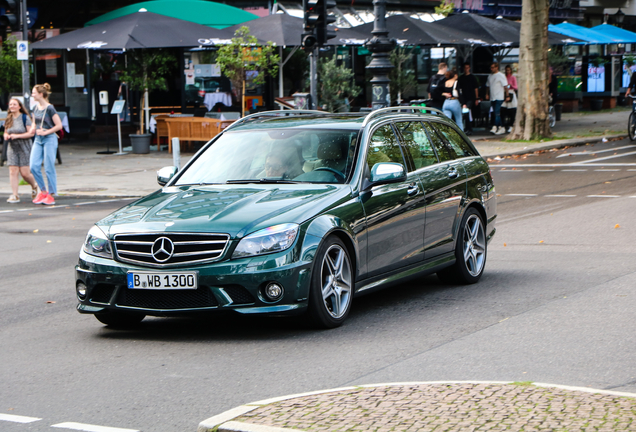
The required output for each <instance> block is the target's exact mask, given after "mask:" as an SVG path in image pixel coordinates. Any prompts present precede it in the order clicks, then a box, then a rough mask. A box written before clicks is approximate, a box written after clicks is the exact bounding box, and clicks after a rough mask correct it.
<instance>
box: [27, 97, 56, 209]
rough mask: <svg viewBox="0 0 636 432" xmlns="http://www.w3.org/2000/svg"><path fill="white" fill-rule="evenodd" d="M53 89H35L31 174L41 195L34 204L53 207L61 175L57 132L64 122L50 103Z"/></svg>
mask: <svg viewBox="0 0 636 432" xmlns="http://www.w3.org/2000/svg"><path fill="white" fill-rule="evenodd" d="M50 93H51V86H50V85H48V84H38V85H36V86H35V87H33V91H32V92H31V97H32V98H33V100H34V101H35V102H37V106H36V107H35V109H34V110H33V117H34V122H33V125H32V126H31V128H32V129H31V130H33V129H35V140H34V141H33V147H32V148H31V159H30V165H31V173H32V174H33V177H34V178H35V181H36V182H37V184H38V186H39V187H40V193H39V194H38V196H37V197H35V199H34V200H33V204H44V205H53V204H55V198H54V197H53V195H57V174H56V173H55V156H56V155H57V135H56V134H55V132H57V131H59V130H60V129H62V120H61V119H60V116H59V115H58V114H57V111H55V108H54V107H53V105H51V104H50V103H49V94H50ZM42 161H44V172H45V173H46V180H47V183H48V187H46V185H45V184H44V177H43V176H42Z"/></svg>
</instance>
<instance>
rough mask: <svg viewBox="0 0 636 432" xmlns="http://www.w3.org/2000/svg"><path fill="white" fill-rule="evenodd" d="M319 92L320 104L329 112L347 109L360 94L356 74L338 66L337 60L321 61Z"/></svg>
mask: <svg viewBox="0 0 636 432" xmlns="http://www.w3.org/2000/svg"><path fill="white" fill-rule="evenodd" d="M318 76H320V82H319V84H318V92H319V95H318V96H319V98H320V103H321V104H322V105H323V106H324V107H325V109H326V110H327V111H329V112H336V111H339V110H343V109H346V108H347V107H348V106H349V103H350V99H353V98H355V97H356V96H358V95H359V94H360V88H359V87H357V86H356V85H355V83H354V74H353V72H352V71H351V69H348V68H346V67H345V66H344V65H341V66H336V58H335V57H333V58H332V59H331V60H321V61H320V63H319V65H318Z"/></svg>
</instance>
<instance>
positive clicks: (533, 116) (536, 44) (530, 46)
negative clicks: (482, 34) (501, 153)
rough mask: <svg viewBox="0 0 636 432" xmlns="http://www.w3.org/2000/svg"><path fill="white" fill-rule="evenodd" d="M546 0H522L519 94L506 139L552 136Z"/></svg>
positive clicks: (547, 2) (547, 3)
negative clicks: (511, 127) (549, 105)
mask: <svg viewBox="0 0 636 432" xmlns="http://www.w3.org/2000/svg"><path fill="white" fill-rule="evenodd" d="M549 6H550V3H549V0H522V3H521V32H520V35H519V39H520V40H519V73H518V76H519V94H518V105H517V116H516V118H515V126H514V130H513V131H512V134H510V136H509V138H511V139H517V140H519V139H521V140H537V139H541V138H544V137H549V136H551V135H552V132H551V131H550V125H549V118H548V108H549V107H548V99H549V98H548V74H549V69H548V10H549Z"/></svg>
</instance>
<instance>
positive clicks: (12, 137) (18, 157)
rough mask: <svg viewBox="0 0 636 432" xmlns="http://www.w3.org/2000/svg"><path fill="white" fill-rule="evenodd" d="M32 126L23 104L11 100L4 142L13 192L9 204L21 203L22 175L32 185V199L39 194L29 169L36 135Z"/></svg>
mask: <svg viewBox="0 0 636 432" xmlns="http://www.w3.org/2000/svg"><path fill="white" fill-rule="evenodd" d="M32 124H33V122H32V121H31V117H30V116H29V114H28V113H27V110H26V108H25V107H24V105H23V104H22V102H20V101H19V100H18V99H15V98H11V99H10V100H9V113H8V115H7V119H6V120H5V122H4V140H5V141H6V142H7V143H8V147H7V161H8V165H9V182H10V184H11V192H12V195H11V196H10V197H9V199H8V200H7V202H8V203H11V204H16V203H19V202H20V195H18V185H19V184H20V175H22V178H23V179H24V181H26V182H27V183H28V184H30V185H31V199H35V197H36V196H37V193H38V187H37V184H36V182H35V179H34V178H33V175H32V174H31V170H30V169H29V157H30V155H31V147H32V146H33V139H32V138H33V134H34V132H33V130H32V129H31V125H32Z"/></svg>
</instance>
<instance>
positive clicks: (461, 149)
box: [434, 123, 477, 158]
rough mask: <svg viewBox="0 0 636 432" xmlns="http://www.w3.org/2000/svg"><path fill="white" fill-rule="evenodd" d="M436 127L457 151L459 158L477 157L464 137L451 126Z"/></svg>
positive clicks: (435, 125)
mask: <svg viewBox="0 0 636 432" xmlns="http://www.w3.org/2000/svg"><path fill="white" fill-rule="evenodd" d="M434 127H435V128H436V129H437V130H439V131H440V132H441V134H442V136H444V137H445V138H446V141H447V142H448V144H449V145H450V146H451V147H452V148H453V150H455V154H456V155H457V157H460V158H462V157H467V156H477V154H476V153H475V151H474V150H473V149H472V148H471V147H470V145H468V143H467V142H466V141H465V140H464V138H462V136H461V135H460V134H459V132H457V131H456V130H455V129H453V128H452V127H451V126H449V125H446V124H443V123H435V124H434Z"/></svg>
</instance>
